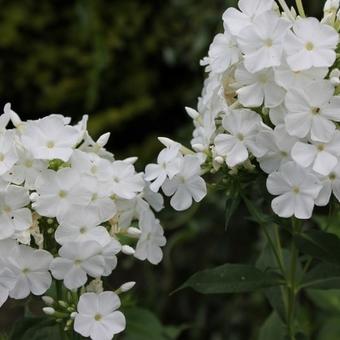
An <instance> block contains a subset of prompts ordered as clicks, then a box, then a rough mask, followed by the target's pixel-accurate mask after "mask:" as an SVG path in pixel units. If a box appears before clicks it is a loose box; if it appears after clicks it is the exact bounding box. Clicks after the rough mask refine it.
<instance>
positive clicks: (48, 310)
mask: <svg viewBox="0 0 340 340" xmlns="http://www.w3.org/2000/svg"><path fill="white" fill-rule="evenodd" d="M42 310H43V312H44V313H45V314H46V315H54V314H55V309H54V308H52V307H44V308H43V309H42Z"/></svg>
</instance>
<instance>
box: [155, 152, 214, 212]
mask: <svg viewBox="0 0 340 340" xmlns="http://www.w3.org/2000/svg"><path fill="white" fill-rule="evenodd" d="M200 173H201V167H200V160H199V159H198V158H197V157H195V156H185V157H184V159H183V163H182V168H181V171H180V172H179V174H177V175H176V176H175V177H174V178H172V179H171V180H170V179H168V180H166V181H165V182H164V184H163V186H162V189H163V192H164V193H165V195H167V196H172V195H173V196H172V198H171V201H170V204H171V206H172V207H173V208H174V209H175V210H178V211H182V210H186V209H188V208H189V207H190V206H191V205H192V201H193V200H194V201H195V202H200V201H201V200H202V199H203V198H204V196H205V195H206V194H207V187H206V184H205V182H204V180H203V178H202V177H200Z"/></svg>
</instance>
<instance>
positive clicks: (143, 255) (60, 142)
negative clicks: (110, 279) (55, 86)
mask: <svg viewBox="0 0 340 340" xmlns="http://www.w3.org/2000/svg"><path fill="white" fill-rule="evenodd" d="M86 123H87V117H86V116H85V117H84V118H83V119H82V121H81V122H80V123H78V124H77V125H75V126H72V125H70V119H69V118H66V117H64V116H61V115H50V116H47V117H45V118H42V119H38V120H32V121H26V122H23V121H21V119H20V118H19V116H18V115H17V114H16V113H15V112H14V111H13V110H12V109H11V106H10V104H7V105H6V106H5V109H4V113H3V114H2V115H1V116H0V305H2V304H3V303H4V302H5V301H6V300H7V298H8V297H11V298H13V299H24V298H26V297H27V296H29V294H34V295H42V294H44V293H45V292H46V291H47V290H48V289H49V288H50V287H51V284H52V280H53V278H54V279H56V280H62V281H63V285H64V286H65V287H66V289H68V290H69V291H70V292H75V291H77V289H78V288H82V290H83V291H84V289H85V288H84V286H85V285H86V284H87V283H89V279H90V278H92V279H95V280H94V281H96V280H100V278H101V277H107V276H109V275H111V273H112V271H113V270H114V269H115V268H116V266H117V254H118V253H120V252H122V253H124V254H126V255H134V256H135V257H136V258H138V259H140V260H148V261H149V262H151V263H152V264H158V263H159V262H160V261H161V259H162V250H161V247H162V246H164V245H165V243H166V240H165V237H164V236H163V229H162V227H161V225H160V223H159V221H158V219H156V217H155V214H154V211H160V210H161V209H162V208H163V199H162V196H161V195H160V194H155V193H154V192H153V191H152V190H150V189H149V187H148V185H149V184H148V182H146V181H145V180H144V175H143V173H137V172H136V170H135V167H134V165H133V164H134V162H135V161H136V159H135V158H130V159H126V160H123V161H119V160H115V159H114V156H113V154H111V153H110V152H108V151H107V150H106V149H105V144H106V143H107V141H108V138H109V134H105V135H103V136H101V137H100V138H99V139H98V140H97V141H94V140H92V138H91V137H90V136H89V134H88V132H87V130H86ZM10 125H12V128H9V126H10ZM126 242H127V243H126ZM132 246H135V248H133V247H132ZM92 282H93V281H92ZM92 282H90V283H89V285H90V286H91V284H92ZM92 286H94V284H92ZM97 286H98V284H97ZM123 291H126V290H121V292H123ZM98 294H100V295H98ZM112 294H113V295H112ZM74 302H76V303H77V301H74ZM118 307H119V298H118V296H117V295H116V294H114V293H113V292H100V291H97V294H96V293H94V292H92V293H86V294H84V295H83V296H82V297H81V298H80V301H79V305H78V312H79V314H77V313H76V316H75V318H73V319H74V320H75V321H74V329H75V331H77V332H78V333H80V334H82V335H84V336H90V337H91V338H92V339H100V340H103V339H111V338H112V337H113V335H114V334H116V333H118V332H121V331H122V330H123V329H124V327H125V318H124V316H123V315H122V314H121V313H120V312H114V310H116V309H117V308H118ZM48 308H50V309H53V308H52V307H48ZM50 309H47V313H48V312H50V314H53V313H51V310H50ZM55 313H56V315H57V314H58V313H59V312H55ZM91 318H92V319H91ZM73 319H72V320H73ZM90 319H91V320H92V321H93V322H92V321H91V322H90ZM72 320H71V321H72ZM72 322H73V321H72Z"/></svg>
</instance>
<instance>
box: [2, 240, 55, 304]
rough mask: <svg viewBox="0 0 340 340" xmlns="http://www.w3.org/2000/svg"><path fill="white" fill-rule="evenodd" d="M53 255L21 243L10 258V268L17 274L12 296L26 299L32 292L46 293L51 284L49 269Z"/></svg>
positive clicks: (11, 291)
mask: <svg viewBox="0 0 340 340" xmlns="http://www.w3.org/2000/svg"><path fill="white" fill-rule="evenodd" d="M52 259H53V256H52V255H51V254H50V253H49V252H47V251H45V250H40V249H39V250H36V249H33V248H30V247H28V246H23V245H20V246H19V247H18V248H16V250H15V251H14V252H13V253H12V254H11V256H10V258H9V259H8V262H9V269H10V270H11V271H12V272H13V273H14V275H15V276H16V283H15V286H14V287H13V288H12V289H11V290H10V297H12V298H14V299H24V298H26V297H27V296H28V295H29V294H30V293H32V294H34V295H42V294H44V293H45V292H46V291H47V290H48V289H49V288H50V286H51V283H52V277H51V275H50V273H49V271H48V269H49V266H50V263H51V261H52Z"/></svg>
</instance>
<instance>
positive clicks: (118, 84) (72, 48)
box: [0, 0, 323, 340]
mask: <svg viewBox="0 0 340 340" xmlns="http://www.w3.org/2000/svg"><path fill="white" fill-rule="evenodd" d="M305 2H306V3H307V4H308V6H306V7H309V9H308V12H309V14H313V15H317V14H318V13H320V12H321V8H322V4H323V1H319V0H314V1H311V0H308V1H305ZM0 5H1V12H0V55H1V58H0V75H1V81H0V98H1V102H0V104H1V105H2V104H5V103H6V102H8V101H10V102H11V103H12V107H13V109H14V110H15V111H16V112H18V113H19V115H20V116H21V117H22V118H23V119H27V118H39V117H42V116H44V115H46V114H49V113H62V114H65V115H70V116H72V117H73V118H74V119H75V120H76V119H80V117H81V116H82V115H83V114H84V113H88V114H89V115H90V120H89V129H90V131H91V132H92V134H93V135H94V136H98V135H99V134H100V133H102V132H107V131H111V133H112V136H111V141H110V149H111V150H112V151H114V152H115V154H116V155H117V157H124V156H134V155H136V156H138V157H139V158H140V161H139V163H138V167H139V169H140V170H142V169H143V166H144V165H145V164H146V163H147V162H150V161H152V160H153V159H154V158H155V157H156V155H157V152H158V151H159V149H160V145H159V143H158V142H157V140H156V137H157V136H161V135H165V136H169V137H173V138H176V139H178V140H180V141H183V142H186V143H188V142H189V139H190V133H191V125H190V120H189V118H187V117H186V114H185V111H184V106H195V103H196V98H197V96H198V95H199V93H200V90H201V87H202V83H203V79H204V72H203V70H202V69H201V68H200V66H199V60H200V59H201V58H202V57H204V56H205V54H206V53H207V50H208V46H209V43H210V42H211V41H212V38H213V35H214V34H215V33H216V32H217V31H219V30H220V29H221V16H222V13H223V11H224V10H225V9H226V8H227V7H228V6H230V5H235V1H225V0H154V1H152V0H149V1H147V0H144V1H143V0H113V1H104V0H92V1H90V0H75V1H67V0H54V1H51V0H48V1H33V0H31V1H28V0H10V1H9V0H8V1H0ZM224 208H225V198H224V197H223V196H222V197H219V196H211V197H210V198H209V199H208V200H206V202H205V204H204V205H202V206H200V207H197V206H195V207H193V208H192V210H190V211H189V212H186V213H178V214H175V213H172V212H171V211H170V210H168V211H166V212H165V213H163V216H162V218H163V221H164V226H165V228H166V233H167V236H168V246H167V247H166V249H165V260H164V262H163V264H162V265H160V266H159V267H157V268H154V267H152V266H151V265H149V264H142V263H136V261H126V260H124V261H121V269H120V270H119V271H117V272H116V273H114V277H113V283H115V284H117V285H119V284H120V283H122V282H123V281H124V280H136V281H137V283H138V285H137V287H136V290H135V294H134V296H133V297H132V298H131V299H132V300H134V301H135V302H136V303H137V304H138V305H139V306H141V307H144V308H147V309H149V310H151V311H153V312H154V313H155V314H156V315H157V317H158V318H159V319H160V320H161V321H162V323H163V324H167V325H176V326H182V325H183V327H184V328H188V330H186V331H184V332H183V333H182V339H187V340H188V339H195V340H203V339H210V340H229V339H230V340H237V339H244V340H249V339H253V338H256V335H257V332H258V329H259V327H260V325H261V323H262V322H263V320H264V319H265V318H266V317H267V315H268V313H269V311H270V309H269V306H268V305H267V303H266V302H265V301H264V299H263V297H262V296H261V295H260V294H254V295H239V296H222V297H221V296H216V297H214V296H209V297H207V296H200V295H198V294H196V293H193V292H191V291H183V292H180V293H177V294H175V295H172V296H169V294H170V292H171V291H173V290H174V289H175V288H177V287H178V286H179V285H180V284H181V283H183V281H184V280H185V279H187V278H188V277H189V276H190V275H191V274H192V273H194V272H196V271H198V270H200V269H204V268H208V267H212V266H215V265H219V264H222V263H225V262H251V261H252V260H253V259H254V258H255V255H257V254H258V252H259V249H260V242H261V240H260V239H259V237H258V228H257V226H256V225H255V224H252V223H250V222H249V221H248V220H246V219H245V218H244V216H243V215H244V211H243V208H242V207H241V209H240V210H239V211H238V213H237V216H236V217H235V218H234V219H233V221H232V225H231V226H230V228H229V229H228V231H225V229H224ZM38 307H39V306H38ZM38 307H37V300H34V299H33V301H32V303H31V309H33V310H36V309H38ZM22 309H23V308H22V307H21V306H20V305H18V304H17V303H12V302H10V303H7V304H6V305H5V307H3V308H2V309H1V311H0V330H1V331H6V330H7V329H8V328H9V327H10V326H11V325H12V323H13V321H14V320H16V319H18V318H20V317H21V315H22ZM133 340H134V339H133ZM136 340H137V339H136ZM156 340H160V339H156Z"/></svg>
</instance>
